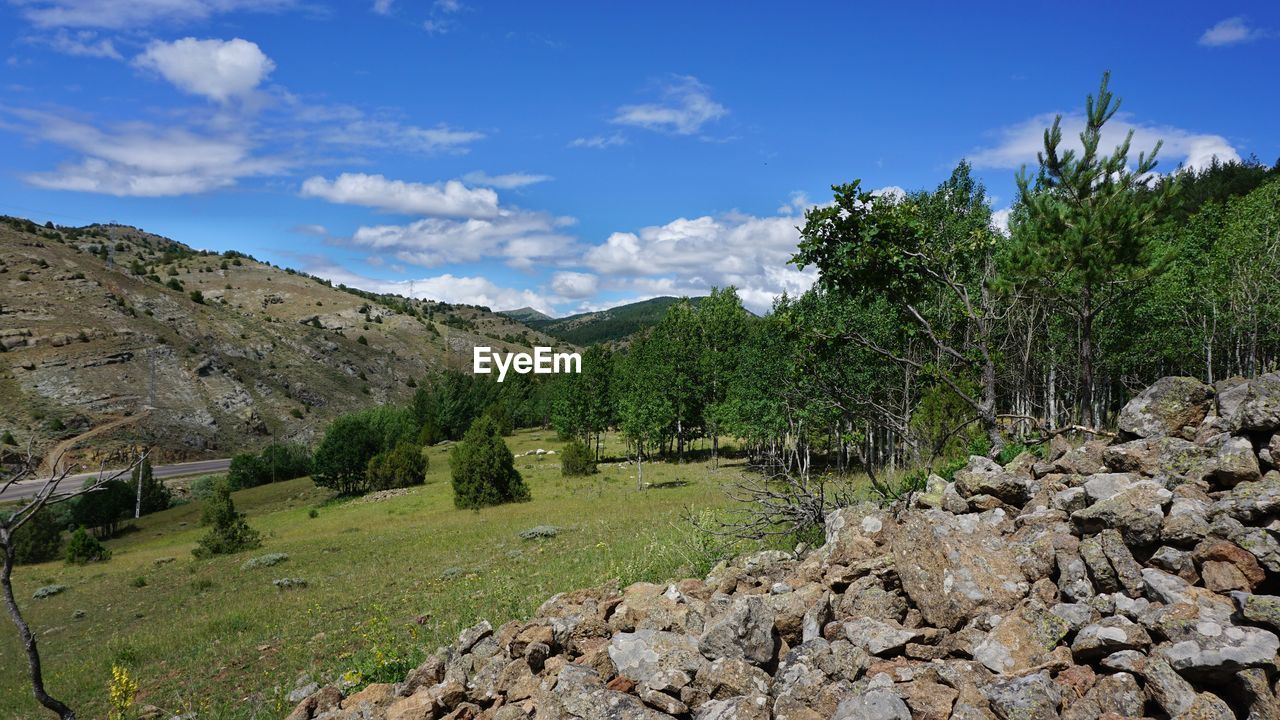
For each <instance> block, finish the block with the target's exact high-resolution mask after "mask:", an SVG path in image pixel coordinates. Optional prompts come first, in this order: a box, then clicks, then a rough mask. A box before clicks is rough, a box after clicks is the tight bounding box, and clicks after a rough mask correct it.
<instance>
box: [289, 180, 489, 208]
mask: <svg viewBox="0 0 1280 720" xmlns="http://www.w3.org/2000/svg"><path fill="white" fill-rule="evenodd" d="M302 196H303V197H314V198H321V199H323V200H328V201H329V202H332V203H339V204H342V205H362V206H364V207H371V208H376V209H378V210H386V211H390V212H399V213H407V214H411V215H443V216H446V217H468V218H488V217H494V216H496V215H497V214H498V193H496V192H494V191H493V190H491V189H489V188H469V187H467V186H466V185H463V184H462V183H461V182H459V181H457V180H449V181H448V182H443V183H440V182H436V183H416V182H404V181H403V180H389V179H387V178H385V177H383V176H382V175H366V174H364V173H342V174H341V175H339V176H338V177H336V178H334V179H333V180H326V179H325V178H323V177H320V176H319V175H317V176H315V177H310V178H307V180H306V181H304V182H303V183H302Z"/></svg>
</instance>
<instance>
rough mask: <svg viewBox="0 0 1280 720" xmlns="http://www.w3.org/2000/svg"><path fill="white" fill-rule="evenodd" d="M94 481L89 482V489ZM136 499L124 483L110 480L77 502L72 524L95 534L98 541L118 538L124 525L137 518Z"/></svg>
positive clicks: (77, 499) (74, 506)
mask: <svg viewBox="0 0 1280 720" xmlns="http://www.w3.org/2000/svg"><path fill="white" fill-rule="evenodd" d="M93 482H95V481H94V480H92V479H90V480H86V481H85V484H86V485H89V484H92V483H93ZM134 501H135V495H134V490H133V488H132V487H130V485H129V483H127V482H125V481H124V480H110V481H108V482H105V483H103V484H102V487H100V488H98V489H97V490H94V491H93V492H91V493H86V494H84V495H81V496H80V497H78V498H76V500H75V504H74V505H73V506H72V508H71V522H72V523H74V524H76V525H79V526H81V527H84V528H88V529H90V530H92V531H93V534H94V535H95V536H96V537H99V538H104V537H110V536H112V535H114V534H115V532H116V529H117V528H118V527H119V525H120V521H121V520H123V519H124V518H127V517H132V516H133V508H134Z"/></svg>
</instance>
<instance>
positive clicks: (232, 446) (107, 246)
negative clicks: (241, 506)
mask: <svg viewBox="0 0 1280 720" xmlns="http://www.w3.org/2000/svg"><path fill="white" fill-rule="evenodd" d="M534 343H537V344H545V345H556V344H557V343H556V341H555V340H553V339H551V338H548V337H546V336H544V335H541V334H540V333H537V332H535V331H533V330H531V329H529V328H528V327H525V326H523V325H520V324H519V323H516V322H514V321H512V320H509V319H507V318H505V317H503V316H500V315H496V314H494V313H491V312H489V311H487V310H485V309H483V308H476V307H469V306H449V305H445V304H442V303H435V302H428V301H412V302H410V301H406V300H405V299H404V298H399V297H395V296H374V295H371V294H367V293H364V294H359V293H355V292H350V291H345V290H344V289H342V288H335V287H331V286H330V285H329V284H328V283H326V282H323V281H320V280H318V279H316V278H313V277H310V276H307V275H303V274H299V273H295V272H293V271H289V270H283V269H280V268H277V267H274V266H272V265H268V264H265V263H261V262H258V261H255V260H253V259H251V258H249V257H247V256H244V255H240V254H237V253H223V254H217V253H209V252H205V251H196V250H193V249H191V248H190V247H188V246H186V245H183V244H181V243H178V242H174V241H172V240H169V239H167V238H162V237H159V236H156V235H152V234H149V233H145V232H143V231H141V230H138V229H136V228H131V227H125V226H120V225H93V226H89V227H85V228H52V227H42V226H37V225H34V224H32V223H30V222H28V221H25V220H17V219H13V218H6V219H4V222H3V223H0V351H2V352H0V430H4V429H10V430H11V432H12V433H13V435H14V436H15V439H16V440H17V441H18V442H19V443H20V444H25V443H26V440H27V439H28V438H34V439H35V441H36V445H37V447H38V448H40V449H42V450H45V451H48V450H51V449H55V448H62V447H68V446H71V445H76V446H77V449H76V450H75V452H76V453H78V454H79V456H80V457H81V458H82V459H84V460H87V461H89V462H93V461H94V460H96V459H97V458H98V456H100V455H102V454H104V453H105V454H108V455H109V454H111V453H113V452H118V451H119V450H120V449H121V448H123V447H126V446H131V445H135V444H145V445H150V446H154V447H155V448H156V453H157V457H158V458H159V459H160V460H161V461H168V460H177V459H194V458H198V457H211V456H212V457H217V456H225V455H227V454H229V453H230V452H231V451H234V450H237V449H240V448H244V447H251V446H256V445H261V444H263V443H265V442H268V441H269V440H270V439H271V438H272V437H276V438H278V439H300V440H306V439H308V438H309V437H311V436H313V435H314V434H315V433H317V432H322V431H323V429H324V426H325V424H326V422H327V420H328V419H329V418H331V417H333V416H334V415H336V414H338V413H341V412H345V411H348V410H352V409H355V408H359V407H364V406H368V405H371V404H374V403H385V402H393V401H400V400H403V399H405V398H406V397H408V396H409V395H410V394H411V393H412V392H413V385H414V384H415V383H416V382H417V381H420V380H422V379H423V378H424V377H426V376H427V375H428V374H429V373H431V372H432V371H434V370H437V369H440V368H443V367H446V366H451V367H457V368H469V367H470V363H471V347H472V346H473V345H476V344H483V345H491V346H497V347H504V348H509V349H514V348H517V347H520V346H524V345H529V344H534ZM561 344H562V343H561ZM86 434H88V435H87V436H86ZM82 437H83V439H84V441H85V442H83V443H77V442H76V439H77V438H82ZM90 439H92V442H88V440H90Z"/></svg>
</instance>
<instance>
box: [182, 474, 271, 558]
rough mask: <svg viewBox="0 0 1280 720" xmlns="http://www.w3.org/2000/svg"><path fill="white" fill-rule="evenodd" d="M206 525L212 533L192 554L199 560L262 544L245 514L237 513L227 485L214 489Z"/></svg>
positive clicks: (203, 539) (202, 539)
mask: <svg viewBox="0 0 1280 720" xmlns="http://www.w3.org/2000/svg"><path fill="white" fill-rule="evenodd" d="M203 523H204V524H205V525H206V526H208V528H209V532H208V533H206V534H205V536H204V537H202V538H200V543H199V545H198V546H197V547H196V548H195V549H193V550H192V551H191V554H193V555H195V556H196V557H198V558H208V557H211V556H213V555H226V554H229V553H235V552H240V551H241V550H249V549H252V548H256V547H258V546H259V545H261V544H262V540H261V537H260V536H259V535H258V531H257V530H254V529H253V528H251V527H249V523H247V522H245V520H244V514H243V513H239V512H236V506H235V503H234V502H232V500H231V486H230V485H229V484H227V483H226V481H223V482H220V483H218V484H217V485H216V486H214V490H213V497H211V498H209V500H208V501H206V502H205V506H204V518H203Z"/></svg>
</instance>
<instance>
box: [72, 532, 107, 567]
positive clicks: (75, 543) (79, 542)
mask: <svg viewBox="0 0 1280 720" xmlns="http://www.w3.org/2000/svg"><path fill="white" fill-rule="evenodd" d="M110 559H111V551H110V550H108V549H106V548H105V547H103V545H102V543H101V542H98V538H96V537H94V536H93V535H90V534H89V533H88V532H86V531H85V529H84V528H83V527H78V528H76V529H75V532H73V533H71V540H70V541H68V542H67V554H66V560H67V562H68V563H70V564H72V565H85V564H87V563H91V562H100V561H106V560H110Z"/></svg>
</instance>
